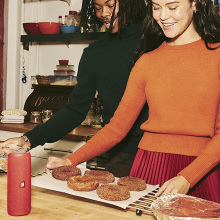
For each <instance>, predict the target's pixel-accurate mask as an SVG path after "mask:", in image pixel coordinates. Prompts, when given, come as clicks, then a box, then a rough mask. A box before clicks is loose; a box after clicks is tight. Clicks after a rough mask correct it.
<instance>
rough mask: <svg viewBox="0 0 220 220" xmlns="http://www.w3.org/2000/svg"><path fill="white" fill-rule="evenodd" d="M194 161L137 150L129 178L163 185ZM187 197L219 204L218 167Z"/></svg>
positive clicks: (187, 158)
mask: <svg viewBox="0 0 220 220" xmlns="http://www.w3.org/2000/svg"><path fill="white" fill-rule="evenodd" d="M195 159H196V157H195V156H186V155H178V154H169V153H161V152H151V151H145V150H142V149H138V152H137V154H136V157H135V160H134V163H133V166H132V169H131V173H130V176H134V177H139V178H141V179H143V180H145V182H146V183H147V184H151V185H157V184H159V186H161V185H163V183H164V182H166V181H167V180H169V179H171V178H173V177H175V176H177V174H178V173H179V172H180V171H181V170H183V169H184V168H185V167H187V166H188V165H189V164H190V163H192V162H193V161H194V160H195ZM188 194H189V195H192V196H195V197H199V198H203V199H207V200H210V201H213V202H217V203H220V166H219V165H218V166H216V167H215V168H214V169H212V170H211V171H210V172H209V173H208V174H206V175H205V176H204V177H203V178H202V179H201V180H200V181H199V182H198V183H197V184H196V185H195V186H194V187H193V188H191V189H190V190H189V193H188Z"/></svg>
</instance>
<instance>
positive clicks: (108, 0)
mask: <svg viewBox="0 0 220 220" xmlns="http://www.w3.org/2000/svg"><path fill="white" fill-rule="evenodd" d="M93 4H94V7H95V11H96V16H97V18H98V19H99V20H100V21H101V22H102V23H103V24H104V25H105V28H107V29H109V27H110V22H111V17H112V14H113V11H114V8H115V14H114V22H113V25H112V32H111V33H117V32H118V18H117V14H118V11H119V1H118V0H116V4H115V0H93Z"/></svg>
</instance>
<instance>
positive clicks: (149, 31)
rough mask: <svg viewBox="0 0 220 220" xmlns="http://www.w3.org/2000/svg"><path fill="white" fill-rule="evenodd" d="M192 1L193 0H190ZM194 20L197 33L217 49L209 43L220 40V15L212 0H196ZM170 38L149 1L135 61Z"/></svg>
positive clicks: (134, 57) (206, 42)
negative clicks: (155, 15) (153, 13)
mask: <svg viewBox="0 0 220 220" xmlns="http://www.w3.org/2000/svg"><path fill="white" fill-rule="evenodd" d="M189 1H190V3H192V2H193V0H189ZM193 22H194V26H195V29H196V31H197V33H198V34H199V35H200V36H201V38H202V39H203V40H204V42H205V44H206V47H207V48H208V49H210V50H213V49H216V48H213V47H210V45H209V44H212V43H218V42H220V15H219V14H218V12H217V10H216V8H215V6H214V5H213V2H212V1H211V0H196V12H195V13H194V15H193ZM165 40H168V39H167V38H166V36H165V35H164V33H163V31H162V29H161V28H160V26H159V25H158V24H157V22H156V21H155V20H154V18H153V15H152V0H149V1H148V2H147V13H146V17H145V19H144V23H143V34H142V37H141V40H140V43H139V45H138V47H137V49H136V51H135V53H134V56H133V63H132V65H134V64H135V62H136V61H137V60H138V59H139V58H140V57H141V56H142V55H143V54H144V53H147V52H149V51H153V50H155V49H156V48H158V47H159V46H160V45H161V44H162V42H163V41H165Z"/></svg>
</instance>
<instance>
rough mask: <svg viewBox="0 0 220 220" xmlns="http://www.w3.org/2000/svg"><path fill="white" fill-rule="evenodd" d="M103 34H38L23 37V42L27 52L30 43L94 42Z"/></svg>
mask: <svg viewBox="0 0 220 220" xmlns="http://www.w3.org/2000/svg"><path fill="white" fill-rule="evenodd" d="M103 34H104V33H103V32H88V33H74V34H38V35H21V42H22V43H23V47H24V49H25V50H29V43H30V42H55V41H61V42H67V43H70V42H74V41H94V40H97V39H98V38H100V37H101V36H102V35H103Z"/></svg>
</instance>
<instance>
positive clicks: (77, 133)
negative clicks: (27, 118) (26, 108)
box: [0, 122, 100, 141]
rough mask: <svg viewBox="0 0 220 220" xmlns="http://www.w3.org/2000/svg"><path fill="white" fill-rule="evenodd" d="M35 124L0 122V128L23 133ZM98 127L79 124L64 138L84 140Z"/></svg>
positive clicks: (95, 131)
mask: <svg viewBox="0 0 220 220" xmlns="http://www.w3.org/2000/svg"><path fill="white" fill-rule="evenodd" d="M35 126H36V124H33V123H27V122H26V123H24V124H3V123H0V130H2V131H10V132H18V133H25V132H27V131H30V130H32V129H33V128H34V127H35ZM99 130H100V129H96V128H92V127H86V126H82V125H80V126H79V127H77V128H75V129H74V130H73V131H72V132H70V133H69V134H67V135H66V136H65V137H63V138H64V139H69V140H77V141H85V140H86V137H87V136H90V135H94V134H96V133H97V132H98V131H99Z"/></svg>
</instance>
